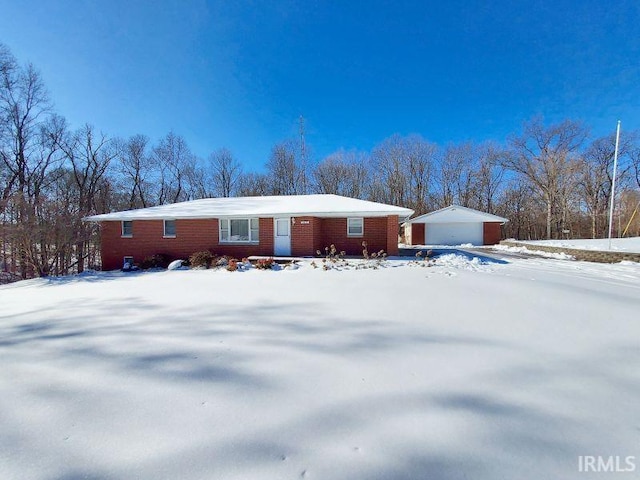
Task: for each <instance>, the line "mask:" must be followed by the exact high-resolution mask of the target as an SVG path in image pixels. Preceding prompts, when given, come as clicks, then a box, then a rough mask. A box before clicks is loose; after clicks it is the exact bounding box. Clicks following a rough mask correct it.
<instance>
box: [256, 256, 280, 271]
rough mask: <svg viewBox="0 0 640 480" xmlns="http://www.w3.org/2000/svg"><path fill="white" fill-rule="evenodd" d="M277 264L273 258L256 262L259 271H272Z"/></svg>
mask: <svg viewBox="0 0 640 480" xmlns="http://www.w3.org/2000/svg"><path fill="white" fill-rule="evenodd" d="M275 263H276V262H275V260H274V259H273V257H269V258H260V259H258V260H257V261H256V264H255V267H256V268H257V269H259V270H271V269H272V268H273V266H274V265H275Z"/></svg>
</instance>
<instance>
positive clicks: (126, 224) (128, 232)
mask: <svg viewBox="0 0 640 480" xmlns="http://www.w3.org/2000/svg"><path fill="white" fill-rule="evenodd" d="M122 236H123V237H133V222H132V221H131V220H124V221H123V222H122Z"/></svg>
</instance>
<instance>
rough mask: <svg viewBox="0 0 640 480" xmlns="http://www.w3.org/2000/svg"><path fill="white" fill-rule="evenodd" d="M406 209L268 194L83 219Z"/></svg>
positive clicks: (402, 214)
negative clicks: (269, 195) (270, 195)
mask: <svg viewBox="0 0 640 480" xmlns="http://www.w3.org/2000/svg"><path fill="white" fill-rule="evenodd" d="M412 214H413V210H411V209H409V208H402V207H396V206H394V205H387V204H384V203H376V202H369V201H366V200H358V199H355V198H349V197H342V196H340V195H281V196H272V197H229V198H204V199H201V200H192V201H189V202H180V203H172V204H170V205H160V206H157V207H149V208H140V209H137V210H125V211H122V212H114V213H105V214H102V215H92V216H90V217H86V218H84V220H86V221H91V222H102V221H113V220H115V221H119V220H160V219H168V220H172V219H181V218H192V219H193V218H222V217H276V216H283V217H288V216H291V217H294V216H312V217H346V216H354V217H386V216H387V215H398V217H399V220H400V221H404V220H405V219H407V218H409V217H410V216H411V215H412Z"/></svg>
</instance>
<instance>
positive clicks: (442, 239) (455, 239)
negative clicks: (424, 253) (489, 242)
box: [425, 222, 483, 245]
mask: <svg viewBox="0 0 640 480" xmlns="http://www.w3.org/2000/svg"><path fill="white" fill-rule="evenodd" d="M425 227H426V228H425V229H426V231H425V243H426V244H427V245H461V244H463V243H471V244H473V245H482V243H483V231H482V222H473V223H427V224H426V225H425Z"/></svg>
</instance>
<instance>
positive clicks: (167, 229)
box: [164, 220, 176, 238]
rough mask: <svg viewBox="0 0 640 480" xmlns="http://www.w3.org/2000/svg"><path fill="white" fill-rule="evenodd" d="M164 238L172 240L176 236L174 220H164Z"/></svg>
mask: <svg viewBox="0 0 640 480" xmlns="http://www.w3.org/2000/svg"><path fill="white" fill-rule="evenodd" d="M164 236H165V237H168V238H173V237H175V236H176V221H175V220H165V221H164Z"/></svg>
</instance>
